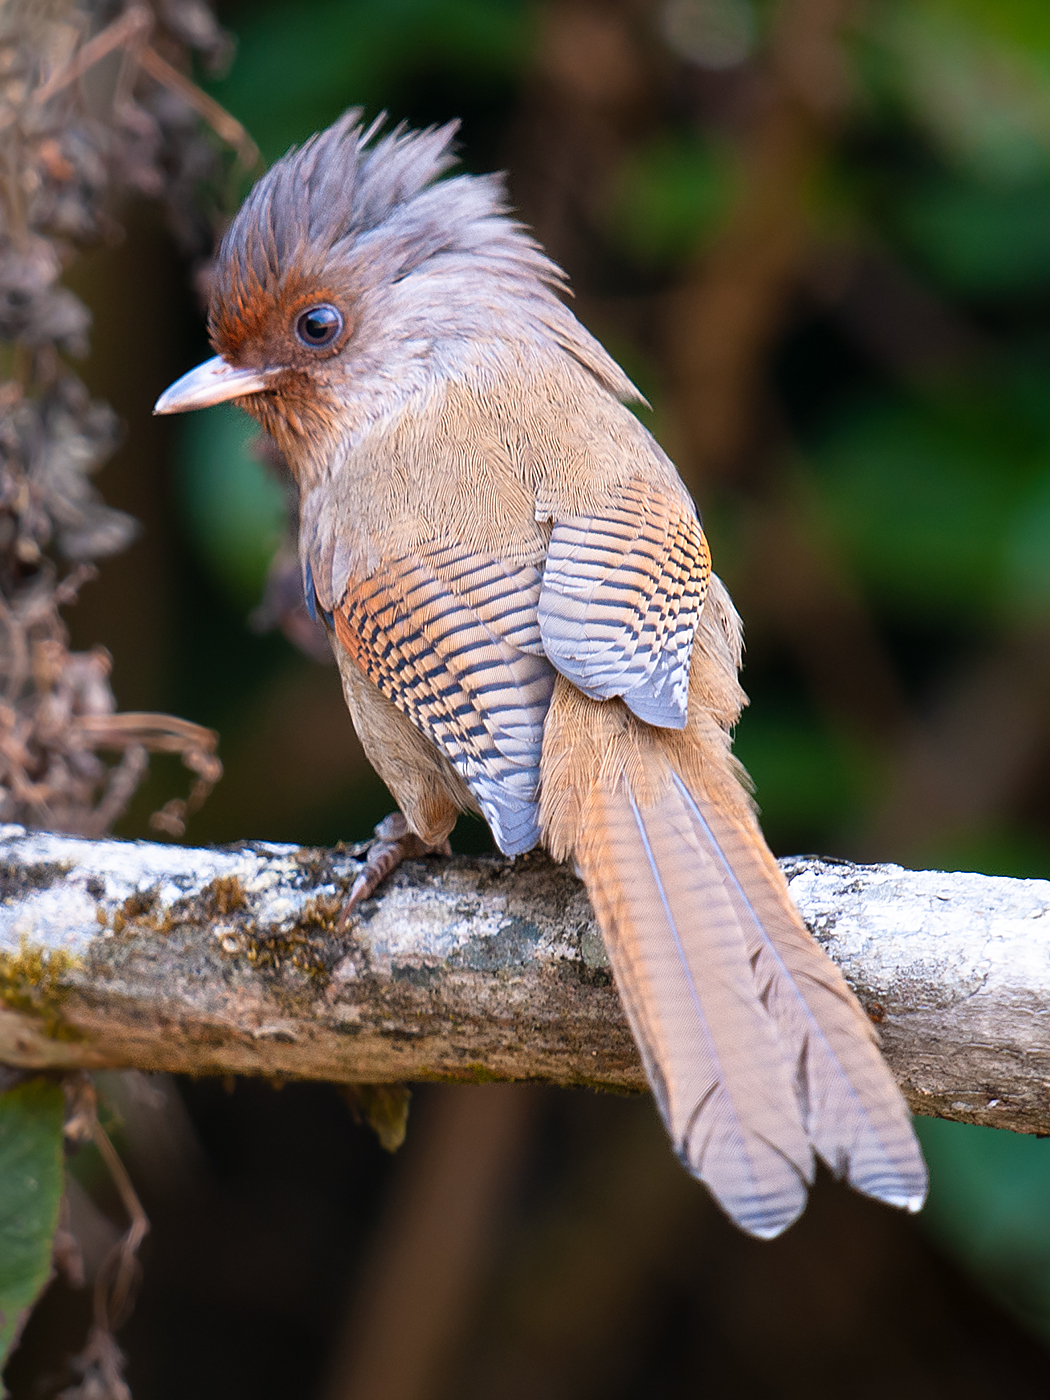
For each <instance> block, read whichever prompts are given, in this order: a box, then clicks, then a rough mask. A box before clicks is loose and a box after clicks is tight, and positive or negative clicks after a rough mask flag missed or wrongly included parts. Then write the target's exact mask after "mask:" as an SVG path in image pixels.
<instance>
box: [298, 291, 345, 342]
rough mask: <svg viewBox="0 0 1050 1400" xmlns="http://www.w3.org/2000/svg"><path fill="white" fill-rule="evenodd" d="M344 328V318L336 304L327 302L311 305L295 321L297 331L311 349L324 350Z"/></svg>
mask: <svg viewBox="0 0 1050 1400" xmlns="http://www.w3.org/2000/svg"><path fill="white" fill-rule="evenodd" d="M342 329H343V318H342V316H341V315H340V314H339V312H338V311H337V309H336V308H335V307H334V306H329V305H328V303H327V302H325V303H324V304H323V305H321V306H311V307H310V310H309V311H304V312H303V314H302V315H301V316H300V317H299V319H298V320H297V321H296V323H295V333H296V335H297V336H298V337H299V339H300V340H301V341H302V342H303V344H304V345H308V346H309V347H310V349H311V350H323V349H324V347H325V346H326V345H331V343H332V341H333V340H336V339H337V338H338V336H339V334H340V332H341V331H342Z"/></svg>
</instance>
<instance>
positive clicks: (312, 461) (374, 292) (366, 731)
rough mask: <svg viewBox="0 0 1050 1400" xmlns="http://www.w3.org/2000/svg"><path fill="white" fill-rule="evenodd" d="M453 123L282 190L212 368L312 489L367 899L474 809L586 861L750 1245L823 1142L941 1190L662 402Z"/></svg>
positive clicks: (348, 148) (318, 571) (321, 591)
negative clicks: (815, 922)
mask: <svg viewBox="0 0 1050 1400" xmlns="http://www.w3.org/2000/svg"><path fill="white" fill-rule="evenodd" d="M456 132H457V124H456V123H455V122H450V123H446V124H443V125H436V126H432V127H429V128H426V129H412V128H409V127H408V126H406V125H404V124H402V125H399V126H396V127H392V128H390V127H388V123H387V121H386V119H385V117H380V118H379V119H377V120H376V121H374V122H372V123H371V124H367V125H366V123H365V121H364V119H363V115H362V111H361V109H358V108H352V109H350V110H349V111H348V112H346V113H345V114H344V115H343V116H342V117H341V118H340V119H339V120H337V121H336V122H335V123H334V124H333V125H332V126H330V127H329V128H327V129H326V130H324V131H322V132H320V133H318V134H315V135H314V136H313V137H311V138H310V139H309V140H307V141H306V142H305V143H304V144H303V145H302V146H301V147H298V148H296V147H293V148H292V149H291V150H290V151H289V152H288V154H287V155H285V156H284V157H282V158H281V159H279V160H278V161H276V162H275V163H274V165H273V166H271V168H270V169H269V171H268V172H267V173H266V174H264V175H263V176H262V177H261V179H260V180H259V181H258V182H257V183H256V184H255V186H254V187H253V188H252V190H251V191H250V193H249V194H248V196H247V198H246V199H245V201H244V203H243V204H242V206H241V207H240V209H239V211H238V213H237V214H236V216H235V217H234V219H233V220H232V222H231V223H230V226H229V227H228V229H227V231H226V233H225V235H224V237H223V239H222V241H221V245H220V247H219V250H218V254H217V258H216V262H215V266H214V273H213V276H212V279H211V291H210V302H209V313H208V330H209V338H210V341H211V345H212V348H213V350H214V351H215V354H214V357H213V358H211V359H209V360H207V361H206V362H204V363H203V364H201V365H199V366H197V367H196V368H195V369H192V370H190V371H189V372H188V373H187V374H185V375H183V377H182V378H181V379H179V380H178V381H176V382H175V383H174V384H173V385H172V386H171V387H170V388H169V389H167V390H166V392H165V393H164V394H162V395H161V397H160V399H159V400H158V401H157V404H156V408H155V412H157V413H178V412H183V411H187V410H190V409H196V408H201V407H205V406H208V405H211V404H216V403H220V402H225V401H233V402H234V403H236V404H237V405H239V406H240V407H241V408H243V409H245V410H246V411H247V412H248V413H249V414H251V415H252V416H253V417H254V418H255V419H256V420H257V421H258V422H259V424H260V425H261V426H262V428H263V429H264V430H265V431H266V432H267V433H269V434H270V435H271V437H272V438H273V439H274V440H275V442H276V443H277V445H278V447H279V448H280V449H281V451H282V452H283V453H284V455H285V457H286V458H287V460H288V463H289V464H290V467H291V470H292V473H293V475H294V477H295V481H296V483H297V486H298V492H299V551H300V562H301V568H302V580H303V589H304V594H305V598H306V602H307V606H308V608H309V609H310V611H311V613H312V615H314V616H315V617H317V618H318V619H320V620H321V622H322V623H323V626H324V628H325V631H326V632H327V634H328V637H329V640H330V643H331V647H332V650H333V652H334V655H335V659H336V661H337V663H338V667H339V671H340V674H341V678H342V685H343V691H344V695H345V698H346V703H347V706H348V708H349V711H350V715H351V718H352V720H353V724H354V726H355V728H356V730H357V733H358V736H359V738H360V741H361V744H362V746H363V748H364V750H365V753H366V754H367V755H368V758H369V760H370V762H371V763H372V765H373V766H374V768H375V770H376V771H377V773H378V774H379V776H380V777H381V778H382V779H383V781H384V782H385V783H386V785H387V787H388V788H389V790H390V792H391V794H392V795H393V796H394V798H395V800H396V802H397V804H398V808H399V811H398V812H397V813H396V814H394V816H393V817H392V818H388V819H387V822H386V824H385V825H383V826H381V827H380V828H378V829H377V835H378V838H379V839H378V841H377V844H376V846H375V847H374V848H373V852H374V854H373V856H372V857H370V861H369V863H368V865H367V866H366V870H365V872H363V875H362V877H361V878H359V881H358V884H357V886H356V887H355V892H354V894H353V895H352V896H351V898H352V899H354V900H359V899H360V897H362V895H364V894H367V893H371V891H372V890H373V889H374V888H375V886H376V884H377V883H378V881H379V880H380V879H381V878H382V877H383V875H385V874H386V873H387V872H388V871H389V870H390V869H391V868H392V867H393V865H395V864H396V862H397V861H398V860H399V859H400V858H402V857H403V856H404V855H405V854H413V853H418V852H422V851H444V850H447V849H448V845H447V843H448V838H449V835H450V833H451V831H452V828H453V826H454V824H455V822H456V820H457V818H458V816H459V814H460V812H462V811H472V812H475V813H480V814H481V816H482V817H483V818H484V819H485V820H486V821H487V823H488V825H489V827H490V828H491V831H492V835H493V837H494V839H495V842H496V844H497V846H498V847H499V848H500V850H501V851H502V852H503V853H504V854H505V855H507V856H511V857H513V856H517V855H520V854H522V853H524V852H526V851H529V850H531V849H532V848H533V847H535V846H537V845H541V846H543V847H545V848H546V850H547V851H548V852H549V853H550V855H551V857H552V858H553V859H554V860H556V861H571V862H573V864H574V867H575V870H576V873H577V874H578V875H579V876H580V878H581V879H582V880H583V882H584V884H585V886H586V888H587V892H588V895H589V897H590V901H591V904H592V907H593V910H594V913H595V916H596V918H597V921H598V923H599V925H600V927H601V931H602V934H603V938H604V941H605V945H606V948H607V951H608V956H609V961H610V964H611V967H612V970H613V974H614V978H615V982H616V986H617V988H618V990H619V994H620V997H621V1000H622V1002H623V1006H624V1010H625V1012H626V1015H627V1018H628V1021H629V1023H630V1026H631V1029H632V1031H633V1034H634V1037H635V1040H636V1042H637V1045H638V1049H639V1052H640V1055H641V1059H642V1062H643V1064H644V1068H645V1071H646V1074H647V1077H648V1081H649V1084H650V1086H651V1089H652V1092H653V1095H654V1097H655V1100H656V1103H657V1105H658V1107H659V1111H660V1113H661V1116H662V1118H663V1121H664V1124H665V1126H666V1129H667V1132H668V1134H669V1136H670V1139H671V1143H672V1145H673V1148H674V1150H675V1152H676V1153H677V1155H678V1157H679V1158H680V1160H681V1161H682V1163H683V1164H684V1166H685V1167H686V1168H687V1170H688V1171H690V1172H691V1173H692V1174H693V1175H694V1176H695V1177H697V1178H698V1179H699V1180H700V1181H702V1182H703V1183H704V1184H705V1186H706V1187H707V1188H708V1190H709V1191H710V1193H711V1195H712V1196H713V1197H714V1199H715V1200H716V1202H717V1203H718V1205H719V1206H720V1207H721V1208H722V1210H723V1211H724V1212H725V1213H726V1214H727V1215H728V1216H729V1217H730V1218H731V1219H732V1220H733V1221H734V1222H735V1223H736V1224H737V1225H738V1226H739V1227H740V1228H741V1229H742V1230H744V1231H745V1232H747V1233H749V1234H751V1235H753V1236H756V1237H759V1238H763V1239H770V1238H773V1237H774V1236H776V1235H779V1234H780V1233H781V1232H782V1231H783V1230H785V1229H786V1228H787V1227H788V1226H789V1225H791V1224H792V1223H793V1222H794V1221H795V1220H796V1219H797V1218H798V1216H799V1215H800V1214H801V1213H802V1211H803V1210H804V1208H805V1205H806V1200H807V1194H808V1190H809V1188H810V1186H811V1185H812V1184H813V1181H814V1178H815V1169H816V1162H817V1160H818V1159H819V1160H820V1161H822V1162H823V1163H824V1164H825V1165H826V1166H827V1167H828V1168H829V1169H830V1171H831V1172H832V1173H833V1174H834V1175H835V1176H837V1177H839V1178H844V1179H845V1180H846V1181H847V1182H848V1183H849V1184H850V1185H851V1186H853V1187H854V1188H855V1189H856V1190H858V1191H860V1192H862V1193H864V1194H865V1195H867V1196H870V1197H874V1198H876V1199H878V1200H881V1201H883V1202H886V1203H888V1204H890V1205H892V1206H896V1207H900V1208H903V1209H906V1210H909V1211H916V1210H918V1209H919V1208H920V1207H921V1206H922V1204H923V1201H924V1199H925V1195H926V1189H927V1174H926V1167H925V1163H924V1161H923V1157H922V1153H921V1150H920V1148H919V1145H918V1143H917V1141H916V1138H915V1134H914V1131H913V1129H912V1125H911V1119H910V1116H909V1113H908V1110H907V1107H906V1105H905V1102H904V1099H903V1098H902V1096H901V1093H900V1091H899V1089H898V1087H897V1085H896V1083H895V1081H894V1080H893V1078H892V1076H891V1074H890V1072H889V1069H888V1067H887V1065H886V1063H885V1061H884V1060H883V1058H882V1056H881V1054H880V1051H879V1048H878V1043H877V1037H876V1033H875V1031H874V1028H873V1027H872V1025H871V1022H870V1020H869V1018H868V1017H867V1016H866V1015H865V1013H864V1011H863V1009H862V1008H861V1006H860V1003H859V1002H858V1000H857V998H856V997H855V996H854V994H853V993H852V991H851V990H850V989H849V987H848V986H847V984H846V982H845V979H844V978H843V976H842V974H841V972H840V971H839V970H838V968H837V967H836V966H835V965H834V964H833V963H832V962H831V961H830V960H829V959H828V958H827V956H826V955H825V954H824V952H823V950H822V949H821V948H820V947H819V945H818V944H817V942H816V941H815V940H814V938H813V937H812V936H811V934H810V933H809V931H808V929H807V928H806V925H805V924H804V923H803V921H802V919H801V917H800V915H799V913H798V911H797V909H796V907H795V905H794V903H793V902H792V899H791V896H790V893H789V891H788V888H787V884H786V881H785V878H784V876H783V874H782V873H781V870H780V868H779V866H778V865H777V863H776V860H775V859H774V857H773V855H772V854H771V852H770V850H769V847H768V846H767V844H766V842H765V839H764V838H763V835H762V833H761V830H760V827H759V824H758V820H757V816H756V808H755V805H754V801H753V798H752V796H751V790H750V786H749V782H748V778H747V775H746V773H745V771H744V770H743V768H742V766H741V765H740V763H739V762H738V761H737V759H736V758H735V757H734V756H733V753H732V749H731V742H732V732H733V728H734V725H735V724H736V721H737V719H738V717H739V715H740V713H741V708H742V706H743V705H744V703H745V696H744V693H743V691H742V689H741V687H740V683H739V679H738V673H739V668H740V663H741V647H742V642H741V623H740V619H739V617H738V615H737V613H736V611H735V609H734V607H733V604H732V602H731V600H730V597H729V594H728V592H727V590H726V588H725V587H724V585H723V584H722V582H721V581H720V580H719V578H718V576H717V575H716V574H715V573H713V572H712V569H711V558H710V552H709V548H708V543H707V539H706V537H705V534H704V531H703V528H702V525H701V521H700V517H699V515H698V513H697V509H696V506H695V505H694V503H693V500H692V498H691V497H690V495H689V493H688V491H687V490H686V488H685V485H684V484H683V482H682V480H681V478H680V476H679V474H678V472H677V470H676V468H675V466H674V464H673V463H672V461H671V460H670V458H669V457H668V456H667V455H666V453H665V452H664V451H663V449H662V448H661V447H660V446H659V444H658V443H657V441H656V440H655V438H654V437H653V436H652V434H651V433H650V432H649V431H648V429H647V428H646V427H645V426H644V425H643V423H642V421H641V420H640V418H639V417H638V416H637V414H636V413H635V412H634V411H633V406H635V405H638V404H640V403H644V400H643V399H642V396H641V394H640V393H639V392H638V390H637V389H636V388H635V386H634V385H633V383H632V382H631V381H630V379H629V378H628V377H627V375H626V374H625V373H624V371H623V370H622V369H621V368H620V366H619V365H618V364H617V363H616V362H615V361H614V360H613V359H612V357H611V356H610V355H609V354H608V353H607V352H606V351H605V349H604V348H603V347H602V346H601V344H600V343H599V342H598V341H597V340H596V339H595V338H594V337H593V336H592V335H591V334H590V333H589V331H587V330H586V329H585V328H584V326H583V325H582V324H581V322H580V321H579V320H578V319H577V318H576V316H575V315H574V314H573V312H572V310H571V309H570V307H569V305H568V304H567V301H566V297H565V293H566V290H567V279H566V277H565V274H564V273H563V272H562V270H561V269H560V268H559V267H558V266H557V265H556V264H555V263H554V262H553V261H552V260H551V259H550V258H549V257H548V256H547V255H546V253H545V252H544V251H543V250H542V248H541V246H540V245H539V243H538V242H537V241H536V240H535V238H534V237H533V236H532V234H531V233H530V232H529V230H528V229H527V227H526V226H525V225H524V224H523V223H522V222H521V221H520V220H519V219H518V218H517V217H516V216H515V214H514V212H513V209H512V206H511V204H510V201H509V198H508V195H507V191H506V184H505V181H504V179H503V177H502V176H499V175H477V174H470V173H465V172H463V171H458V172H455V173H454V172H453V167H454V166H455V165H456V160H457V157H456V154H455V139H456Z"/></svg>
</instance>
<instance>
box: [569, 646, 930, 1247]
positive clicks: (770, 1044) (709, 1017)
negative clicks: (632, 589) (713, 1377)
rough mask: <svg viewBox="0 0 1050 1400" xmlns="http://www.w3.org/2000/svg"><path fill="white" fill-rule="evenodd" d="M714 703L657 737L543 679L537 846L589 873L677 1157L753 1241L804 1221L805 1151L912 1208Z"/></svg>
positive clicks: (891, 1115)
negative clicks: (548, 689)
mask: <svg viewBox="0 0 1050 1400" xmlns="http://www.w3.org/2000/svg"><path fill="white" fill-rule="evenodd" d="M712 645H714V643H712ZM709 660H711V661H712V662H713V660H714V658H713V657H712V658H709ZM707 664H708V663H707V661H705V658H704V657H703V656H701V658H700V666H701V668H702V667H703V666H705V665H707ZM724 670H725V668H724V665H723V666H720V667H719V673H720V674H721V673H724ZM734 677H735V672H734ZM699 684H700V685H701V686H702V685H703V684H704V677H703V676H702V675H701V676H700V679H699ZM712 684H713V682H712ZM701 698H702V697H701ZM691 712H692V702H691ZM727 713H731V711H730V710H729V709H727ZM711 714H712V712H711V710H708V711H706V712H705V722H704V723H703V724H697V725H694V724H693V722H692V719H691V721H690V728H689V730H687V731H684V732H682V733H680V734H678V735H669V734H668V733H667V732H666V731H659V730H654V729H652V728H651V727H649V726H647V725H644V724H642V723H641V722H640V721H637V720H635V719H634V718H633V716H631V715H629V714H628V713H627V711H626V709H625V708H624V707H623V706H622V705H620V703H619V702H604V703H601V702H596V701H591V700H587V699H586V697H584V696H582V695H581V694H580V693H579V692H578V691H575V690H574V689H573V688H572V687H571V686H569V685H568V683H564V684H563V683H562V681H561V678H559V682H558V684H557V685H556V687H555V694H554V699H553V701H552V706H551V714H550V716H549V718H548V725H547V730H546V732H545V738H544V746H545V767H544V776H543V784H544V791H545V799H544V801H545V830H546V837H547V841H548V844H549V845H550V847H551V849H552V851H553V852H554V853H555V855H559V856H560V855H566V854H568V853H569V852H570V851H571V852H572V854H573V855H574V857H575V860H576V863H577V867H578V869H579V871H580V874H581V875H582V877H583V879H584V881H585V882H586V885H587V889H588V893H589V894H590V897H591V902H592V904H593V906H594V910H595V913H596V915H597V917H598V921H599V923H600V924H601V927H602V932H603V934H604V936H605V942H606V946H607V948H608V951H609V957H610V960H611V962H612V966H613V971H614V973H615V976H616V982H617V985H618V987H619V990H620V995H621V997H622V1000H623V1002H624V1006H625V1008H626V1011H627V1015H628V1017H629V1019H630V1022H631V1027H632V1030H633V1031H634V1035H635V1039H636V1040H637V1042H638V1045H639V1047H640V1049H641V1053H642V1057H643V1060H644V1062H645V1067H646V1072H647V1074H648V1076H649V1081H650V1083H651V1085H652V1088H653V1092H654V1094H655V1096H656V1099H657V1102H658V1104H659V1106H660V1111H661V1113H662V1115H663V1119H664V1122H665V1124H666V1126H667V1129H668V1132H669V1133H670V1135H671V1139H672V1141H673V1143H674V1146H675V1149H676V1151H677V1152H678V1154H679V1156H680V1157H681V1159H682V1161H683V1162H684V1164H685V1165H686V1166H687V1167H688V1169H689V1170H690V1171H691V1172H693V1174H694V1175H696V1176H697V1177H699V1178H700V1180H701V1181H703V1182H704V1183H705V1184H706V1185H707V1186H708V1187H709V1189H710V1190H711V1192H712V1193H713V1195H714V1196H715V1198H716V1199H717V1200H718V1202H719V1204H720V1205H721V1206H722V1208H723V1209H724V1210H725V1211H726V1213H727V1214H728V1215H729V1216H731V1217H732V1219H733V1220H735V1221H736V1223H737V1224H738V1225H740V1226H741V1227H742V1228H743V1229H744V1230H746V1231H748V1232H749V1233H750V1234H753V1235H758V1236H761V1237H763V1238H769V1237H772V1236H774V1235H777V1234H779V1233H780V1232H781V1231H782V1230H784V1229H786V1228H787V1226H788V1225H790V1224H791V1223H792V1221H794V1220H795V1219H796V1218H797V1217H798V1216H799V1215H800V1214H801V1212H802V1210H803V1208H804V1206H805V1203H806V1193H807V1187H808V1186H809V1184H810V1183H811V1182H812V1180H813V1172H814V1160H813V1153H814V1151H815V1152H816V1153H817V1155H818V1156H819V1157H820V1158H821V1159H822V1160H823V1161H824V1162H825V1163H826V1164H827V1166H828V1167H829V1168H830V1169H831V1171H832V1172H833V1173H834V1174H835V1175H836V1176H840V1177H845V1178H846V1179H847V1180H848V1181H849V1182H850V1184H851V1185H852V1186H854V1187H856V1189H857V1190H859V1191H862V1192H864V1194H865V1195H869V1196H874V1197H876V1198H877V1199H879V1200H882V1201H886V1202H888V1203H889V1204H891V1205H894V1206H901V1207H904V1208H906V1209H908V1210H918V1209H919V1207H920V1206H921V1205H922V1203H923V1200H924V1199H925V1195H926V1167H925V1163H924V1162H923V1159H922V1153H921V1152H920V1150H919V1146H918V1143H917V1142H916V1139H915V1136H914V1133H913V1131H912V1128H911V1123H910V1119H909V1115H908V1111H907V1108H906V1105H905V1103H904V1100H903V1098H902V1097H901V1094H900V1091H899V1090H898V1088H897V1086H896V1084H895V1083H894V1081H893V1078H892V1076H891V1075H890V1072H889V1070H888V1068H887V1067H886V1064H885V1063H884V1061H883V1059H882V1057H881V1055H880V1054H879V1051H878V1047H877V1044H876V1037H875V1032H874V1030H873V1028H872V1026H871V1024H870V1022H869V1021H868V1018H867V1017H866V1016H865V1015H864V1012H863V1011H862V1009H861V1007H860V1005H859V1003H858V1002H857V1000H856V998H855V997H854V996H853V994H852V992H851V991H850V990H849V988H848V987H847V986H846V983H845V981H844V980H843V977H842V975H841V973H840V972H839V970H838V968H836V967H835V965H834V964H833V963H832V962H831V961H830V960H829V959H828V958H827V957H826V956H825V954H824V953H823V951H822V950H821V949H820V948H819V947H818V945H817V944H816V942H815V941H814V940H813V938H812V937H811V936H810V934H809V932H808V930H807V929H806V927H805V925H804V924H803V923H802V920H801V918H800V916H799V914H798V911H797V910H796V908H795V906H794V904H793V903H792V901H791V897H790V895H789V894H788V890H787V885H786V883H785V881H784V878H783V875H782V874H781V872H780V869H779V867H778V866H777V864H776V862H775V860H774V859H773V857H772V855H771V854H770V852H769V849H768V847H767V846H766V844H765V841H764V840H763V838H762V834H761V832H760V831H759V829H758V825H757V822H756V821H755V820H754V817H753V815H752V812H751V808H750V806H749V803H748V800H747V798H746V795H745V793H744V791H743V789H742V788H741V786H740V783H739V777H738V773H737V770H735V768H734V766H733V762H732V760H731V759H730V758H729V755H728V740H727V738H726V736H725V733H724V730H723V729H722V728H721V727H720V725H719V724H716V723H715V722H714V719H712V718H711ZM716 717H717V716H716Z"/></svg>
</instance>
